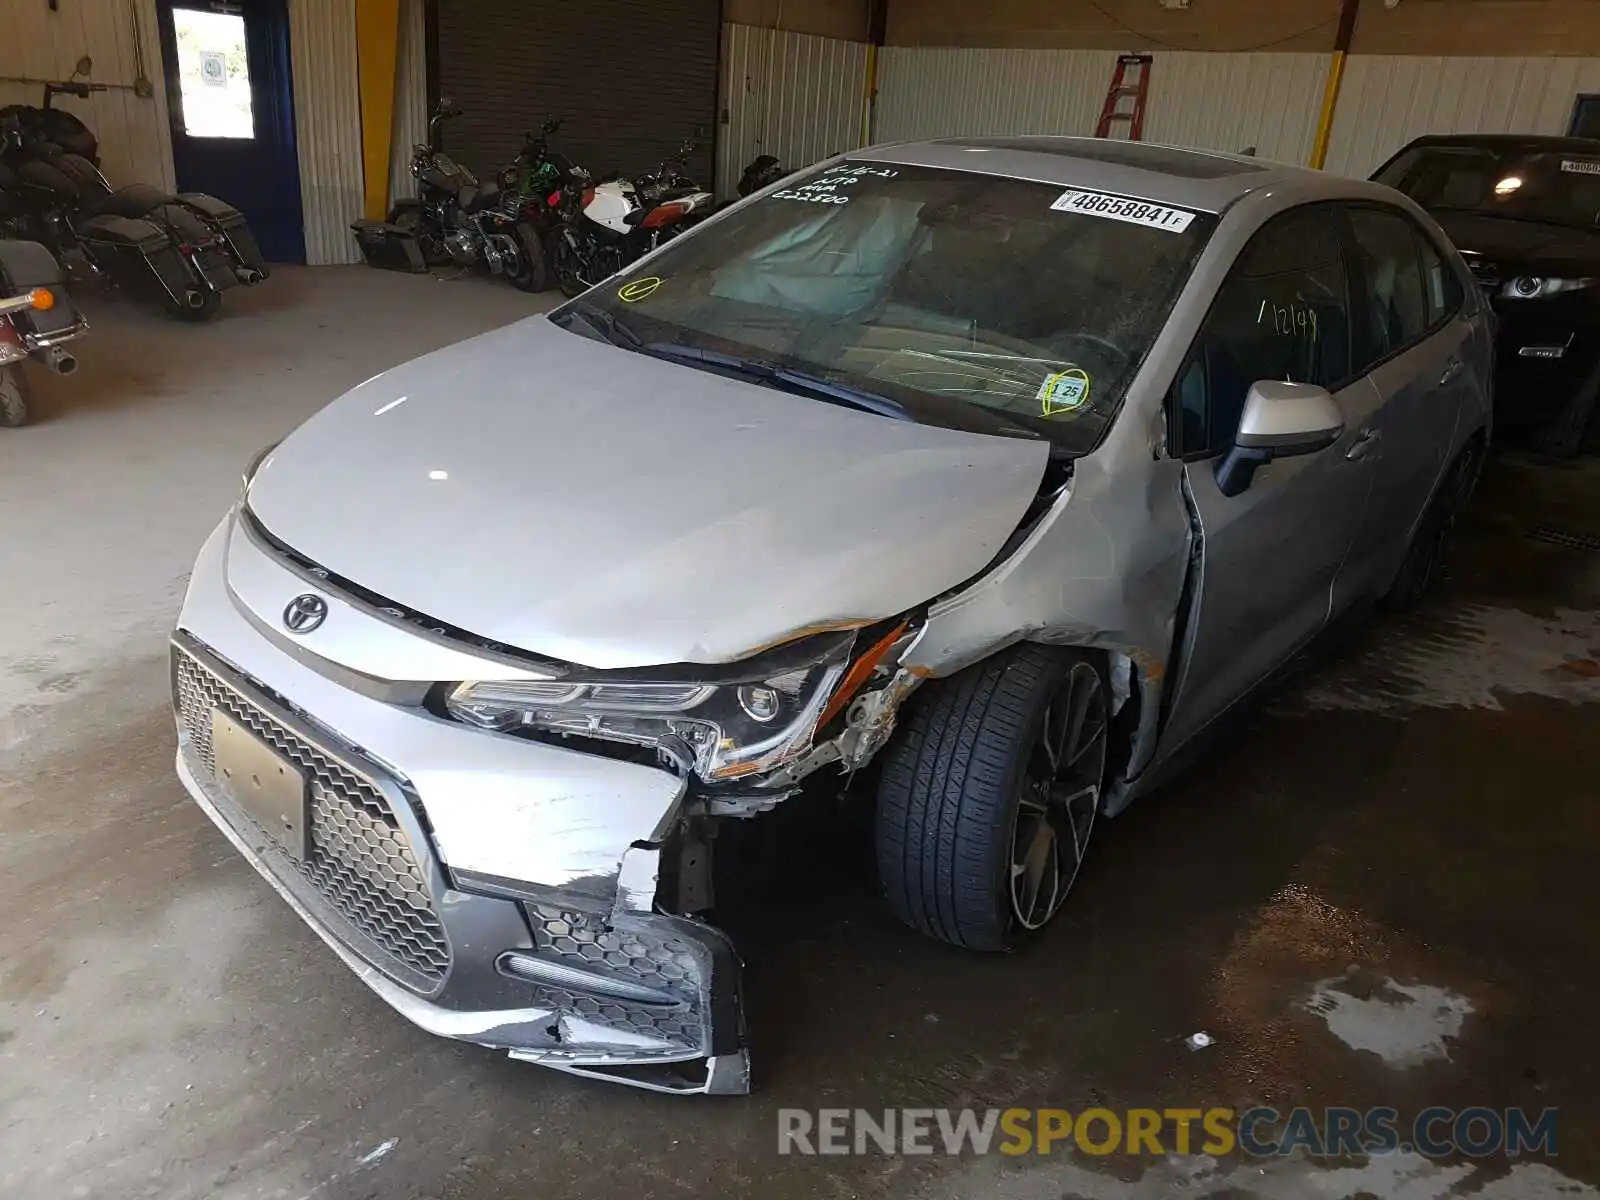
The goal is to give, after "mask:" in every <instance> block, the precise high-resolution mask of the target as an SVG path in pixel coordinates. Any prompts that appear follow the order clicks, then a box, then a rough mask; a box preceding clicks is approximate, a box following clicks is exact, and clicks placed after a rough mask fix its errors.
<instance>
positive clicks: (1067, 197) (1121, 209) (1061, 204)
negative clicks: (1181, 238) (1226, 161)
mask: <svg viewBox="0 0 1600 1200" xmlns="http://www.w3.org/2000/svg"><path fill="white" fill-rule="evenodd" d="M1050 207H1051V208H1053V209H1055V210H1056V211H1057V212H1073V213H1083V214H1084V215H1085V216H1090V217H1109V218H1110V219H1111V220H1113V221H1126V222H1128V224H1130V225H1146V226H1149V227H1150V228H1151V229H1165V230H1166V231H1167V232H1169V233H1182V232H1183V231H1184V230H1185V229H1187V228H1189V222H1190V221H1192V220H1194V214H1193V213H1192V212H1189V211H1188V210H1187V209H1182V208H1168V207H1167V206H1166V205H1165V204H1151V203H1150V202H1149V201H1148V200H1129V199H1127V198H1126V197H1123V196H1108V195H1106V194H1105V193H1104V192H1079V191H1067V192H1062V193H1061V195H1059V196H1057V197H1056V199H1055V202H1054V203H1053V204H1051V205H1050Z"/></svg>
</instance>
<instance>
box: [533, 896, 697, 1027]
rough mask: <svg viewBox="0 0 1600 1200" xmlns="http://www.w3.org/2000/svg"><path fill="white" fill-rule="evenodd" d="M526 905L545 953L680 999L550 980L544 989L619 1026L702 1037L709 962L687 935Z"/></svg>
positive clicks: (601, 1020)
mask: <svg viewBox="0 0 1600 1200" xmlns="http://www.w3.org/2000/svg"><path fill="white" fill-rule="evenodd" d="M523 907H524V909H525V910H526V911H527V913H528V916H529V918H530V923H531V925H532V926H533V944H534V946H535V947H537V949H538V950H539V951H540V953H541V955H542V956H544V957H548V958H554V959H557V960H559V959H563V958H564V959H566V960H567V961H568V962H570V963H571V964H572V965H573V966H575V967H578V968H580V969H584V970H589V971H595V972H598V973H599V974H602V975H610V976H613V977H615V978H617V979H623V980H627V981H629V982H632V983H639V984H643V985H644V986H645V987H649V988H654V989H656V990H657V991H660V992H665V993H666V994H667V995H670V996H675V997H676V998H677V999H678V1003H677V1004H674V1005H654V1004H635V1003H631V1002H629V1001H627V1000H621V999H613V998H611V997H605V996H590V995H585V994H584V993H582V992H576V991H569V990H567V989H565V988H556V987H548V986H546V987H543V988H541V989H540V991H541V992H543V993H545V995H546V998H547V999H548V1000H549V1001H551V1002H553V1003H555V1004H557V1005H558V1006H559V1007H561V1008H563V1009H567V1010H570V1011H573V1012H577V1013H581V1014H582V1015H583V1016H585V1017H587V1018H589V1019H590V1020H591V1021H596V1022H598V1023H600V1024H602V1025H610V1026H612V1027H613V1028H616V1029H625V1030H630V1031H632V1032H636V1033H642V1034H645V1035H647V1036H655V1037H664V1038H670V1039H672V1040H674V1041H678V1042H682V1043H684V1044H685V1045H690V1046H693V1045H697V1044H698V1043H699V1042H700V1039H701V1022H702V1015H701V1013H700V1012H699V986H698V980H699V979H700V977H701V975H702V974H703V971H704V968H703V966H702V965H701V964H700V963H699V962H698V960H697V959H696V956H695V953H694V949H693V947H692V946H691V945H690V944H689V943H688V942H687V941H685V940H684V939H682V938H675V937H668V938H657V937H647V936H644V935H640V934H637V933H633V932H625V931H622V930H618V929H613V928H608V927H607V926H606V925H605V923H603V922H601V921H599V920H597V919H595V918H593V917H590V916H588V915H587V914H584V913H577V912H568V911H564V910H562V909H560V908H556V907H554V906H551V905H544V904H525V905H524V906H523Z"/></svg>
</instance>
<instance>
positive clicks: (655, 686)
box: [445, 632, 855, 782]
mask: <svg viewBox="0 0 1600 1200" xmlns="http://www.w3.org/2000/svg"><path fill="white" fill-rule="evenodd" d="M854 642H855V635H854V634H853V633H848V632H847V633H834V634H824V635H821V636H818V637H814V638H808V639H806V640H805V642H804V643H800V644H796V645H795V646H793V647H791V648H789V650H790V651H792V652H786V653H782V654H781V658H782V660H783V661H782V662H781V663H778V664H775V665H774V666H773V667H772V668H770V669H763V668H759V667H757V668H755V669H753V670H752V673H751V674H750V675H749V677H747V678H737V677H736V678H733V679H731V680H719V681H718V682H714V683H711V682H702V681H697V680H693V679H684V680H681V681H672V682H666V681H656V680H649V679H639V680H637V681H635V680H622V679H616V678H614V677H610V676H606V677H600V678H593V679H589V680H583V679H573V678H564V679H560V680H551V681H544V680H518V681H508V682H503V683H501V682H489V681H484V682H474V681H469V682H467V683H463V684H460V685H459V686H457V687H455V688H454V689H452V690H451V692H450V693H449V695H448V696H447V697H446V699H445V707H446V708H447V709H448V710H449V712H450V714H451V715H452V716H454V717H456V718H457V719H458V720H462V721H466V722H469V723H471V724H473V725H479V726H482V727H483V728H485V729H498V730H507V731H509V730H516V729H540V730H545V731H547V732H550V733H559V734H573V735H577V736H579V737H591V738H601V739H603V740H607V741H616V742H631V743H633V744H635V745H641V746H652V747H655V748H657V749H659V750H661V751H663V752H665V753H667V754H669V755H671V756H672V757H674V758H676V759H678V760H679V761H680V762H682V763H684V765H685V766H687V767H692V768H693V769H694V771H695V773H696V774H698V775H699V776H700V777H701V778H702V779H705V780H707V781H710V782H719V781H722V780H728V779H737V778H739V777H741V776H744V775H754V774H758V773H760V772H765V771H771V770H774V769H776V768H777V767H780V766H782V765H783V764H784V763H787V762H789V761H790V760H791V759H794V758H797V757H798V756H799V755H801V754H803V753H805V751H806V750H808V749H809V748H810V746H811V738H812V734H814V733H815V732H816V727H817V719H818V718H819V717H820V716H821V715H822V711H823V709H824V708H825V707H826V706H827V703H828V699H829V697H831V696H832V695H833V692H834V689H835V688H836V687H838V685H839V679H840V677H841V676H842V675H843V674H844V671H845V668H846V666H847V665H848V664H849V659H850V650H851V647H852V646H853V644H854ZM762 660H765V661H768V662H771V661H772V656H771V655H762V656H761V658H760V659H757V660H753V666H754V663H758V662H760V661H762ZM674 673H675V674H680V675H681V669H679V671H676V672H674ZM719 674H725V673H724V672H719Z"/></svg>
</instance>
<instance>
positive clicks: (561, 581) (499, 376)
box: [248, 317, 1048, 668]
mask: <svg viewBox="0 0 1600 1200" xmlns="http://www.w3.org/2000/svg"><path fill="white" fill-rule="evenodd" d="M1047 456H1048V447H1047V446H1046V444H1045V443H1043V442H1038V441H1029V440H1024V439H1011V438H1001V437H987V436H983V435H979V434H968V433H961V432H957V431H953V430H947V429H940V428H935V427H930V426H925V425H916V424H912V423H910V422H904V421H894V420H890V419H887V418H884V417H881V416H877V415H875V414H871V413H864V412H859V411H857V410H854V409H849V408H843V407H840V406H838V405H835V404H830V403H826V402H823V401H819V400H813V399H810V398H807V397H804V396H796V395H791V394H788V393H784V392H779V391H775V390H773V389H770V388H765V387H761V386H758V385H754V384H748V383H744V382H742V381H739V380H734V379H728V378H726V377H722V376H717V375H713V374H710V373H707V372H704V371H699V370H696V369H694V368H692V367H685V366H680V365H678V364H676V363H668V362H663V361H661V360H659V359H654V358H649V357H647V356H644V355H640V354H635V353H632V352H630V351H627V350H623V349H619V348H617V347H614V346H609V345H605V344H603V343H600V342H595V341H592V340H590V339H588V338H585V337H582V336H579V335H577V334H574V333H569V332H567V331H565V330H562V329H560V328H558V327H556V326H554V325H552V324H550V323H549V322H548V321H547V320H546V319H544V318H543V317H534V318H530V319H528V320H526V321H522V322H519V323H517V324H515V325H511V326H508V327H507V328H505V329H501V330H497V331H495V332H493V333H488V334H484V335H483V336H481V337H477V338H473V339H471V340H470V341H466V342H461V343H459V344H457V345H454V346H450V347H447V348H445V349H443V350H440V351H437V352H435V353H433V354H430V355H427V356H426V357H424V358H420V359H417V360H416V361H414V362H410V363H407V364H405V365H403V366H400V367H397V368H395V369H394V370H392V371H389V372H386V373H385V374H383V375H379V376H377V377H376V378H374V379H370V380H368V381H367V382H366V383H363V384H362V385H360V386H359V387H357V388H355V389H354V390H352V391H350V392H348V393H346V394H345V395H344V396H343V397H341V398H340V399H339V400H337V401H335V402H334V403H333V404H331V405H329V406H328V407H327V408H326V409H324V410H323V411H322V412H320V413H318V414H317V415H316V416H315V417H313V418H312V419H311V420H309V421H308V422H306V424H304V425H303V426H301V427H300V428H299V429H298V430H296V431H295V432H294V433H293V434H291V435H290V436H289V437H288V438H287V439H285V441H284V442H283V444H282V445H280V446H279V447H278V448H277V449H276V450H274V451H273V452H272V454H271V455H270V456H268V458H267V459H266V461H265V462H264V463H263V464H262V465H261V468H260V469H259V470H258V472H257V473H256V476H255V479H254V481H253V482H252V483H251V486H250V490H249V497H248V502H249V506H250V509H251V511H252V512H253V513H254V514H255V516H256V518H257V519H258V520H259V521H260V523H261V524H262V525H263V526H264V527H265V528H266V529H267V530H268V531H269V532H270V533H271V534H273V535H274V536H275V537H276V538H277V539H279V540H280V541H282V542H283V543H285V544H287V545H289V546H291V547H293V548H294V549H295V550H296V551H298V552H299V553H300V554H302V555H304V556H305V557H307V558H309V559H311V560H313V561H314V562H316V563H319V564H320V565H322V566H324V567H326V568H327V569H328V570H329V571H331V572H333V573H335V574H337V575H341V576H343V577H345V578H347V579H350V580H352V581H353V582H355V583H357V584H359V585H360V586H362V587H364V588H366V589H369V590H370V591H373V592H376V593H377V594H379V595H381V596H383V597H386V598H387V599H389V600H392V601H393V602H395V603H396V604H398V605H401V606H403V607H405V608H408V609H411V610H413V611H415V612H418V613H422V614H426V615H427V616H430V617H433V618H435V619H437V620H440V621H444V622H448V623H449V624H451V625H455V626H457V627H459V628H462V629H466V630H469V631H471V632H473V633H475V634H478V635H480V636H482V637H486V638H490V639H493V640H495V641H498V642H502V643H504V644H506V645H508V646H514V647H519V648H521V649H523V650H526V651H529V652H532V653H535V654H542V655H547V656H549V657H552V658H557V659H561V660H564V661H568V662H575V663H581V664H584V665H587V666H591V667H600V668H614V667H631V666H647V665H655V664H661V663H673V662H705V663H716V662H729V661H733V660H736V659H739V658H741V657H744V656H746V655H748V654H749V653H751V652H752V651H753V650H755V649H757V648H759V647H761V646H764V645H767V644H770V643H772V642H775V641H779V640H782V639H784V638H786V637H787V636H789V635H792V634H796V633H798V632H801V631H803V630H805V629H807V628H809V627H811V626H814V625H819V624H824V623H827V622H833V621H846V620H856V619H879V618H883V617H888V616H892V615H894V614H896V613H898V612H901V611H903V610H905V609H907V608H910V607H912V606H913V605H916V604H918V603H921V602H922V601H925V600H928V599H931V598H932V597H934V596H936V595H937V594H939V593H940V592H942V591H944V590H946V589H948V588H950V587H951V586H953V585H955V584H957V583H959V582H961V581H962V580H964V579H966V578H968V577H970V576H972V575H974V574H976V573H977V572H978V571H980V570H981V569H982V568H983V567H984V565H985V564H986V563H988V562H989V560H990V559H992V558H993V557H994V555H995V554H996V553H997V552H998V551H999V549H1000V547H1001V546H1002V545H1003V543H1004V542H1005V540H1006V538H1007V537H1008V536H1009V535H1010V534H1011V532H1012V531H1013V530H1014V529H1015V527H1016V525H1017V522H1018V521H1019V520H1020V519H1021V518H1022V516H1023V513H1024V511H1025V510H1026V508H1027V505H1028V503H1029V502H1030V500H1031V499H1032V498H1033V496H1034V494H1035V492H1036V490H1037V488H1038V486H1039V483H1040V480H1041V478H1042V475H1043V470H1044V466H1045V462H1046V459H1047Z"/></svg>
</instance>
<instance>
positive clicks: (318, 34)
mask: <svg viewBox="0 0 1600 1200" xmlns="http://www.w3.org/2000/svg"><path fill="white" fill-rule="evenodd" d="M289 48H290V53H291V55H292V57H293V60H294V127H295V141H296V143H297V145H298V149H299V155H300V198H301V202H302V204H304V206H305V214H306V262H308V263H310V264H312V265H318V264H322V263H348V262H359V261H360V259H361V255H360V253H359V252H358V251H357V249H356V244H355V239H354V238H353V237H351V236H350V222H351V221H354V220H356V219H357V218H359V217H360V216H361V213H362V209H363V207H364V197H363V195H362V173H361V96H360V90H359V88H358V86H357V77H356V6H355V0H290V3H289Z"/></svg>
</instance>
